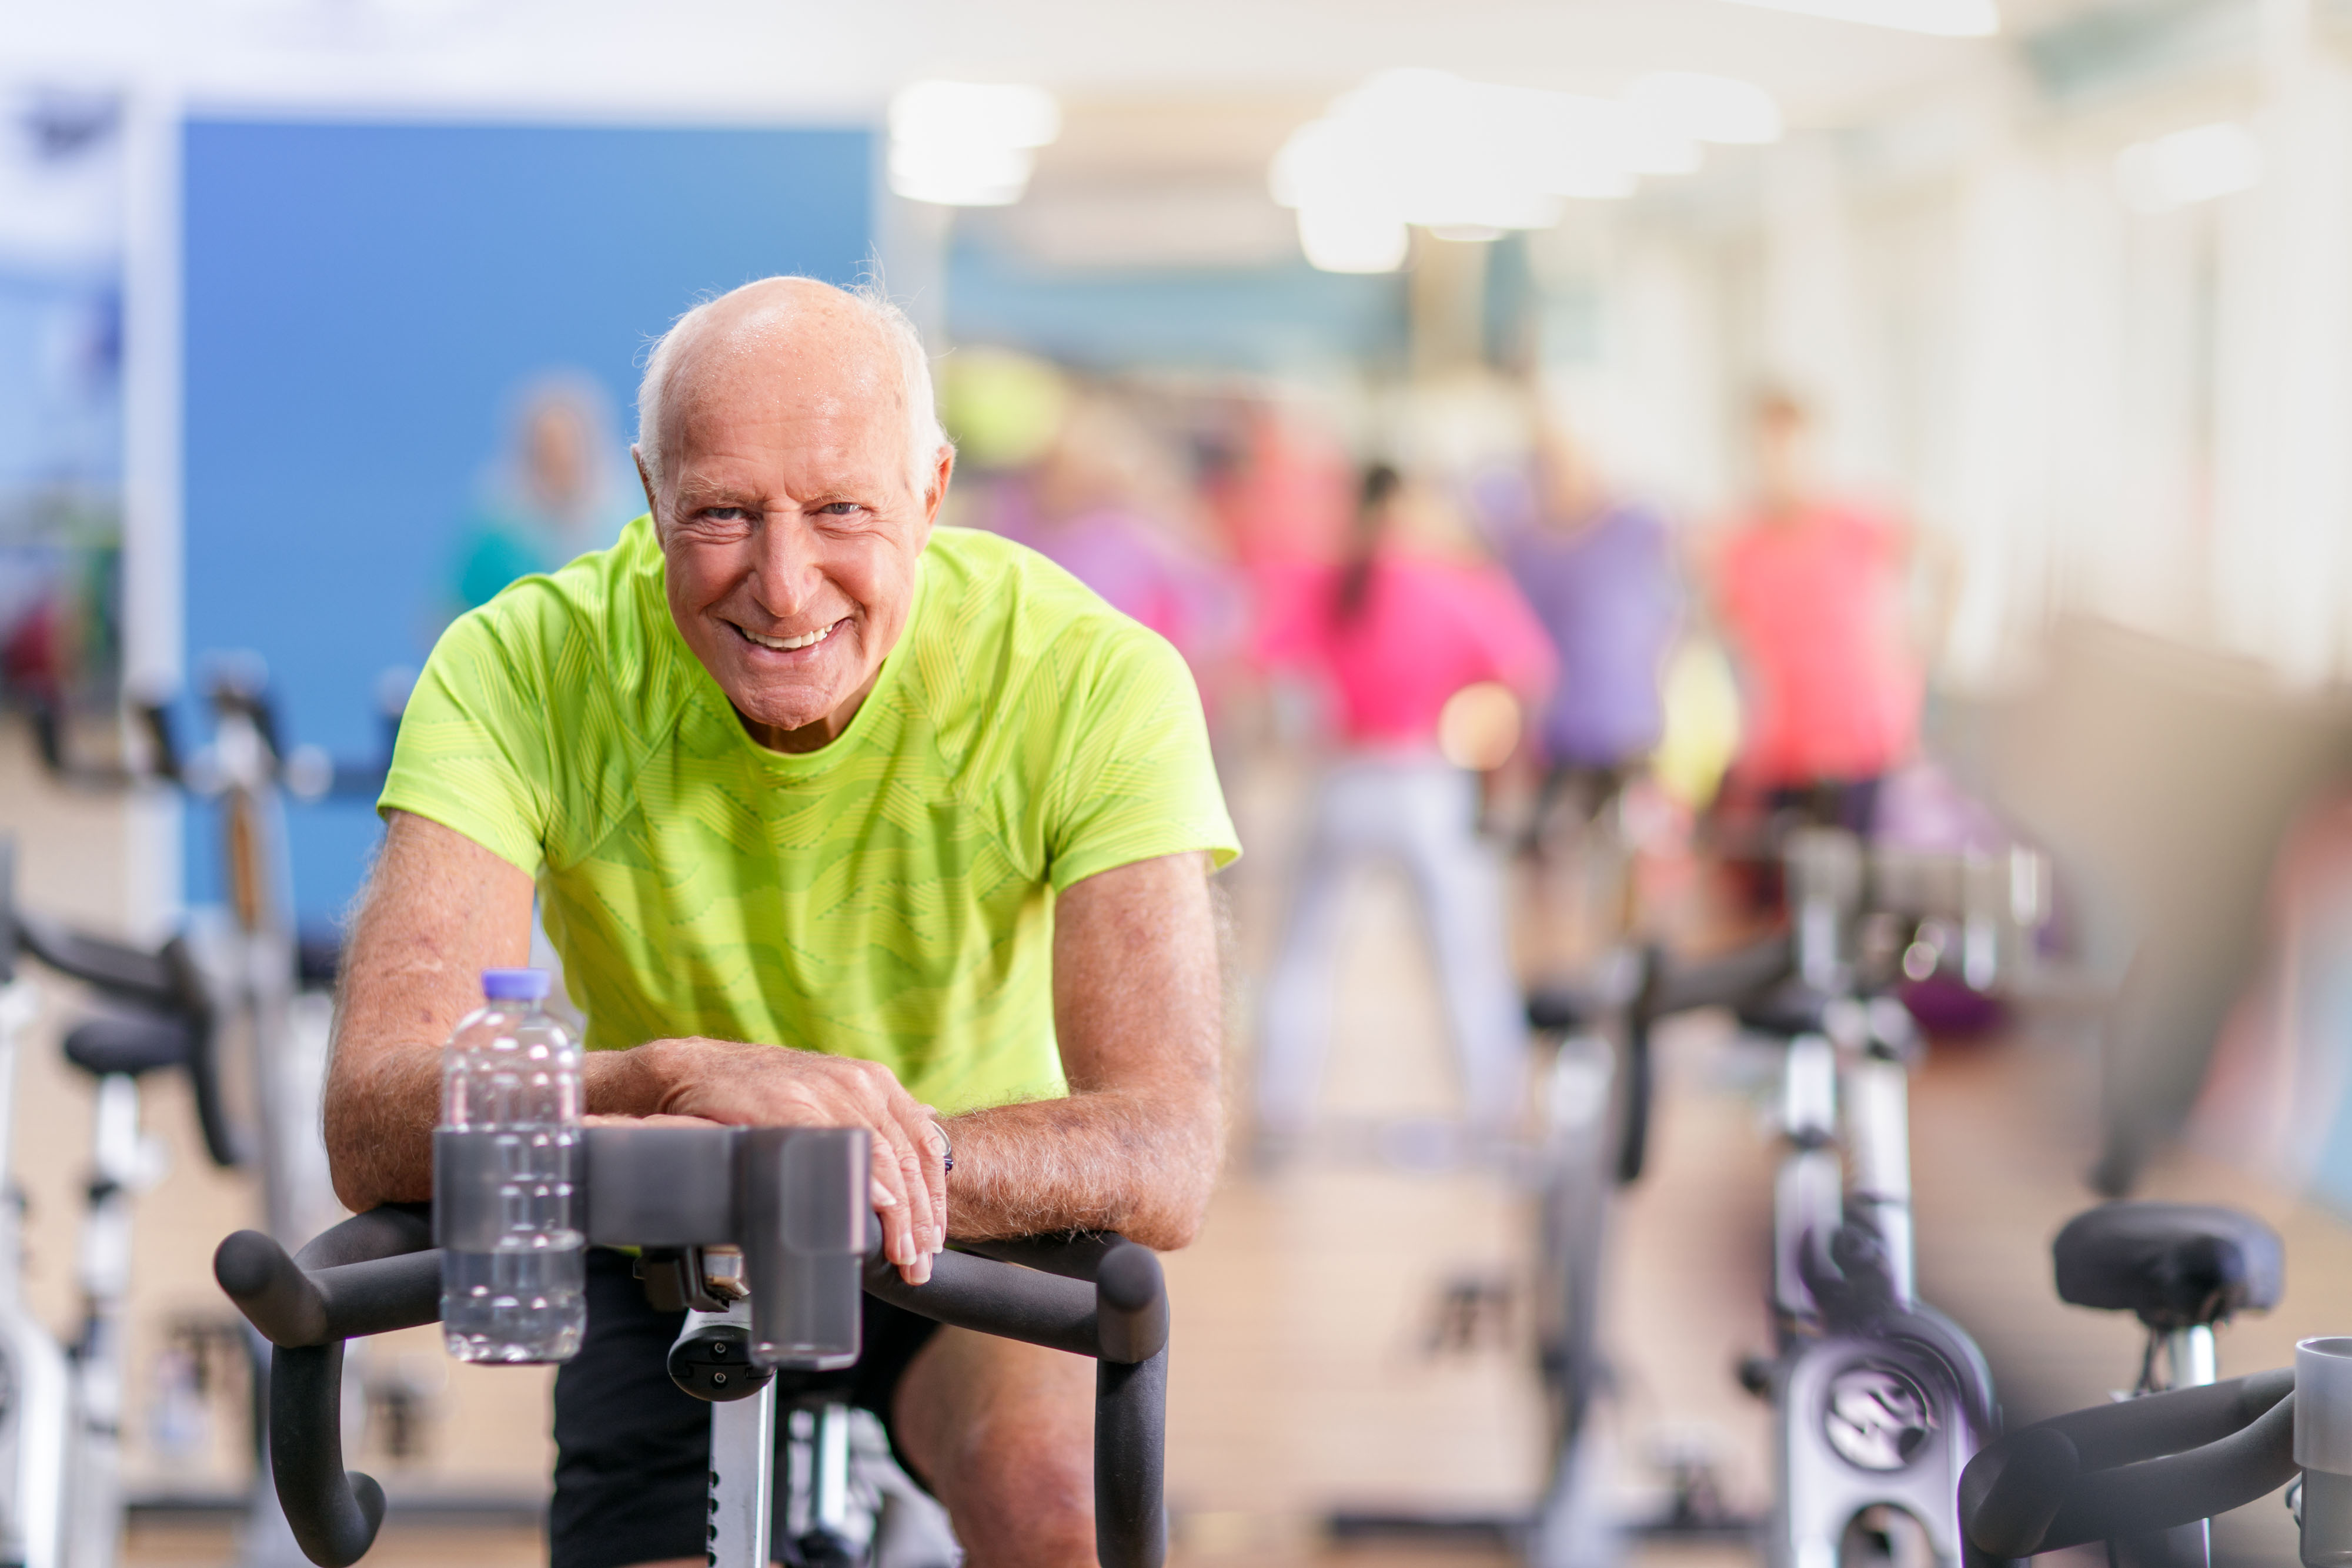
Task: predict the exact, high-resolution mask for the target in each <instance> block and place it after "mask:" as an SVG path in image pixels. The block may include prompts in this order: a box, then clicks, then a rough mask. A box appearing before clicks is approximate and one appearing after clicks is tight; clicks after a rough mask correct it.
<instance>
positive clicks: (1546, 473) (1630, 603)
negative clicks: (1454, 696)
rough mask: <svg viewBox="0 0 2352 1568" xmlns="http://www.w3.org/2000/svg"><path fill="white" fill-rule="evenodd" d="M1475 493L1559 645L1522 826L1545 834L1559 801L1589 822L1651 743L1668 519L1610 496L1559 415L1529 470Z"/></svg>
mask: <svg viewBox="0 0 2352 1568" xmlns="http://www.w3.org/2000/svg"><path fill="white" fill-rule="evenodd" d="M1475 493H1476V500H1477V503H1478V510H1479V512H1480V514H1481V517H1482V520H1483V521H1484V523H1485V525H1486V530H1487V534H1488V537H1489V538H1492V539H1493V540H1494V542H1495V547H1496V551H1497V553H1498V554H1499V555H1500V556H1501V557H1502V559H1503V563H1504V565H1505V566H1506V567H1507V568H1508V570H1509V571H1510V573H1511V576H1512V578H1513V579H1514V580H1516V581H1517V583H1518V585H1519V591H1520V592H1521V593H1523V594H1525V595H1526V596H1527V601H1528V605H1529V607H1530V608H1532V609H1533V610H1534V611H1535V613H1536V618H1537V619H1538V621H1540V622H1543V627H1544V630H1545V631H1546V632H1549V634H1550V636H1551V640H1552V643H1553V646H1554V647H1556V648H1557V649H1558V650H1559V683H1558V685H1555V686H1554V687H1553V688H1552V695H1551V700H1550V702H1549V705H1548V706H1546V707H1545V708H1544V711H1543V713H1542V715H1541V717H1540V719H1539V720H1538V725H1537V731H1536V733H1537V738H1538V741H1539V743H1540V744H1541V746H1542V748H1543V755H1544V758H1545V761H1546V762H1547V764H1548V768H1547V771H1546V774H1545V778H1544V784H1543V789H1542V791H1541V793H1540V795H1539V796H1538V801H1537V806H1536V813H1535V820H1534V821H1533V823H1532V824H1531V825H1530V828H1529V832H1530V836H1531V837H1532V838H1535V839H1537V840H1540V837H1541V835H1542V832H1543V830H1544V826H1545V823H1546V821H1547V820H1548V819H1549V817H1550V816H1551V814H1552V812H1553V810H1555V809H1556V808H1557V807H1558V806H1559V805H1560V804H1561V803H1562V801H1563V800H1566V801H1568V802H1569V803H1570V804H1572V805H1573V807H1574V809H1575V810H1576V814H1577V816H1578V818H1579V820H1580V821H1589V820H1590V819H1591V817H1592V816H1593V815H1594V814H1595V813H1596V812H1598V811H1600V810H1601V809H1602V808H1603V807H1605V806H1606V805H1607V804H1608V803H1609V801H1610V800H1612V799H1613V798H1614V797H1615V796H1616V794H1617V792H1618V790H1619V789H1622V787H1623V785H1624V783H1625V782H1626V780H1627V779H1628V778H1629V777H1630V776H1631V775H1632V774H1633V773H1634V772H1636V771H1638V770H1639V769H1640V768H1642V766H1643V764H1644V762H1645V761H1646V760H1647V759H1648V758H1649V755H1650V753H1651V752H1652V751H1654V749H1656V747H1657V745H1658V740H1659V737H1661V736H1662V735H1663V734H1664V728H1665V714H1664V705H1663V702H1662V700H1661V697H1660V691H1659V687H1660V682H1661V678H1662V676H1663V674H1664V664H1665V660H1666V655H1667V653H1669V652H1670V651H1671V649H1672V647H1673V643H1674V638H1675V629H1676V627H1677V625H1678V624H1679V622H1680V621H1681V618H1682V608H1683V588H1682V581H1681V579H1680V576H1679V574H1678V572H1677V571H1676V569H1675V551H1674V541H1673V539H1672V538H1671V537H1670V535H1669V532H1668V529H1667V527H1666V523H1665V519H1664V517H1661V516H1660V515H1659V514H1658V513H1657V512H1656V511H1654V509H1652V508H1650V507H1645V506H1643V505H1640V504H1638V503H1636V502H1633V501H1628V500H1623V499H1621V498H1618V497H1612V495H1611V494H1610V493H1609V491H1608V490H1607V488H1606V487H1605V486H1603V485H1602V483H1601V476H1600V475H1599V474H1598V473H1597V472H1596V471H1595V469H1594V467H1593V465H1592V464H1591V460H1590V458H1589V457H1588V456H1587V455H1586V454H1585V452H1584V451H1583V450H1582V449H1581V448H1580V446H1579V445H1578V444H1577V443H1576V441H1575V439H1574V438H1573V437H1572V436H1570V434H1568V432H1567V431H1566V430H1564V429H1562V428H1560V427H1559V425H1558V424H1556V423H1547V424H1546V425H1545V426H1544V427H1543V428H1542V429H1541V430H1540V432H1539V433H1538V438H1537V442H1536V448H1535V452H1534V454H1533V458H1532V461H1531V462H1530V463H1529V464H1528V465H1527V466H1526V467H1525V468H1524V469H1520V470H1517V471H1513V472H1508V473H1506V474H1503V475H1500V476H1496V477H1494V478H1492V479H1489V480H1487V481H1486V482H1484V483H1482V484H1481V485H1479V486H1476V492H1475Z"/></svg>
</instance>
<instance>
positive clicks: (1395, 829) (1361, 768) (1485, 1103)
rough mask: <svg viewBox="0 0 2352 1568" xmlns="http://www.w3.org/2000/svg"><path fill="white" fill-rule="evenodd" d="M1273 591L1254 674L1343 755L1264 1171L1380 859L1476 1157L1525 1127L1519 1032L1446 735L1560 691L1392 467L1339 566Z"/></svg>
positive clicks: (1514, 609)
mask: <svg viewBox="0 0 2352 1568" xmlns="http://www.w3.org/2000/svg"><path fill="white" fill-rule="evenodd" d="M1265 581H1266V584H1267V594H1266V601H1265V604H1264V605H1263V606H1262V612H1263V614H1264V616H1265V620H1264V622H1263V628H1262V642H1261V645H1260V651H1261V654H1262V657H1263V658H1264V659H1265V662H1266V663H1268V664H1273V665H1276V666H1286V667H1289V668H1293V669H1297V670H1300V671H1303V672H1305V673H1307V674H1312V675H1314V676H1316V677H1318V679H1319V680H1320V682H1321V683H1322V684H1323V685H1325V686H1326V687H1327V688H1328V692H1329V695H1330V696H1331V699H1332V706H1333V709H1334V713H1333V717H1334V720H1335V727H1336V728H1337V730H1338V738H1339V741H1340V753H1339V757H1338V758H1337V759H1336V760H1335V762H1334V763H1333V765H1332V766H1331V768H1329V770H1328V772H1327V774H1326V775H1325V777H1324V778H1323V779H1322V781H1321V783H1320V785H1319V787H1318V789H1317V792H1316V796H1315V803H1314V808H1313V811H1312V815H1311V820H1310V821H1309V822H1308V824H1307V833H1306V844H1305V853H1304V856H1303V859H1302V862H1301V864H1300V867H1299V872H1298V880H1297V889H1296V893H1295V894H1294V898H1293V903H1292V907H1291V911H1290V917H1289V923H1288V925H1287V926H1286V930H1285V933H1284V936H1283V942H1282V946H1281V950H1280V953H1279V956H1277V958H1276V963H1275V967H1274V971H1273V974H1272V977H1271V978H1270V979H1269V981H1268V983H1267V986H1266V993H1265V1007H1264V1010H1263V1013H1262V1015H1261V1018H1260V1027H1259V1030H1258V1073H1257V1124H1258V1133H1259V1138H1260V1149H1261V1152H1262V1154H1264V1155H1267V1156H1270V1157H1279V1156H1280V1155H1283V1154H1286V1153H1287V1152H1288V1151H1290V1150H1291V1149H1293V1148H1295V1147H1296V1146H1297V1143H1298V1141H1299V1140H1300V1139H1301V1138H1302V1137H1303V1136H1304V1134H1306V1132H1307V1129H1308V1126H1309V1124H1310V1123H1311V1121H1312V1118H1313V1114H1314V1106H1315V1099H1316V1092H1317V1085H1318V1081H1319V1079H1320V1076H1321V1072H1322V1066H1323V1060H1324V1056H1325V1054H1326V1052H1327V1051H1328V1046H1329V1037H1330V1031H1331V1011H1332V988H1333V983H1334V978H1335V973H1336V969H1337V961H1338V957H1339V935H1340V933H1339V916H1340V911H1341V908H1342V905H1343V900H1344V895H1345V894H1346V892H1347V888H1348V883H1349V877H1350V873H1352V872H1353V871H1354V870H1355V869H1356V868H1357V867H1358V865H1359V864H1360V863H1361V862H1366V861H1368V860H1373V859H1389V860H1392V861H1395V862H1401V863H1402V866H1403V868H1404V870H1405V871H1406V873H1407V874H1408V875H1409V876H1410V877H1411V879H1412V887H1413V893H1414V895H1415V902H1416V903H1417V904H1419V906H1420V910H1421V914H1422V917H1423V925H1424V929H1425V931H1426V934H1427V936H1428V940H1429V943H1430V946H1431V949H1432V951H1433V955H1434V956H1435V958H1436V963H1437V970H1438V979H1439V983H1440V986H1441V988H1443V991H1444V1008H1445V1017H1446V1021H1447V1024H1448V1027H1449V1030H1450V1031H1451V1033H1452V1034H1453V1036H1454V1049H1455V1051H1456V1052H1457V1054H1458V1057H1459V1060H1460V1063H1461V1077H1462V1087H1463V1104H1464V1110H1465V1119H1466V1121H1467V1122H1468V1124H1469V1126H1470V1131H1471V1134H1472V1136H1473V1137H1474V1138H1475V1137H1478V1136H1482V1135H1490V1134H1495V1133H1497V1132H1499V1131H1501V1130H1502V1129H1503V1128H1504V1127H1505V1126H1506V1125H1507V1123H1508V1122H1509V1120H1510V1118H1511V1116H1512V1114H1513V1113H1514V1112H1515V1111H1516V1109H1517V1098H1518V1091H1519V1082H1520V1076H1521V1072H1522V1057H1523V1054H1524V1051H1525V1045H1526V1036H1525V1029H1524V1025H1523V1024H1522V1022H1521V1016H1522V1015H1521V1003H1520V998H1519V994H1518V987H1517V981H1516V980H1515V978H1514V977H1513V976H1512V973H1511V968H1510V961H1509V951H1508V943H1507V936H1506V931H1505V922H1504V906H1503V890H1502V885H1501V881H1500V875H1499V866H1498V865H1497V862H1496V856H1495V854H1494V852H1493V850H1492V849H1491V847H1490V846H1489V845H1487V844H1486V842H1485V841H1483V840H1482V839H1481V838H1480V837H1479V835H1478V832H1477V816H1478V777H1477V775H1476V773H1475V772H1474V771H1472V770H1471V769H1470V768H1466V767H1465V766H1463V765H1462V763H1461V762H1460V761H1458V760H1450V759H1449V758H1448V757H1447V756H1446V754H1445V752H1444V750H1443V749H1441V747H1440V729H1441V725H1442V724H1451V723H1452V722H1453V721H1454V715H1455V714H1457V713H1459V712H1461V711H1462V709H1463V705H1462V704H1460V703H1459V702H1458V701H1457V699H1460V698H1463V697H1465V696H1467V695H1476V694H1482V693H1483V694H1493V693H1496V690H1497V688H1499V689H1500V690H1502V691H1507V692H1508V693H1509V694H1511V696H1512V697H1513V698H1515V699H1516V700H1517V704H1518V706H1519V707H1520V708H1521V709H1523V710H1524V709H1528V708H1532V707H1534V706H1537V705H1538V703H1539V702H1540V700H1541V698H1542V696H1543V695H1544V693H1545V691H1546V689H1547V688H1548V687H1549V685H1550V682H1551V678H1552V673H1553V668H1554V664H1555V661H1554V657H1553V653H1552V649H1551V644H1550V643H1549V639H1547V638H1546V636H1545V634H1544V631H1543V628H1542V626H1541V625H1540V624H1539V623H1538V622H1537V620H1536V618H1535V615H1534V613H1533V612H1531V611H1529V609H1528V604H1527V601H1526V600H1525V599H1523V598H1522V597H1521V596H1520V594H1519V591H1518V590H1517V588H1516V587H1514V586H1513V585H1512V582H1511V580H1510V578H1509V577H1508V576H1507V574H1506V573H1505V572H1504V571H1503V570H1501V569H1500V568H1498V567H1497V566H1496V565H1495V564H1494V563H1493V562H1492V561H1491V560H1489V559H1486V557H1485V556H1484V555H1483V554H1482V553H1481V552H1480V550H1479V549H1478V546H1477V544H1476V541H1475V538H1474V537H1473V535H1472V534H1471V532H1470V531H1469V528H1468V527H1467V526H1466V523H1465V519H1464V518H1463V517H1462V516H1461V514H1460V513H1459V512H1458V511H1457V510H1456V509H1455V508H1454V507H1453V505H1452V504H1451V503H1450V502H1449V501H1448V500H1447V499H1446V498H1445V497H1444V496H1443V495H1442V494H1441V493H1439V492H1438V491H1436V490H1435V489H1433V487H1431V486H1426V485H1423V484H1421V483H1417V482H1415V481H1413V480H1411V479H1408V478H1406V477H1404V476H1402V475H1400V474H1399V473H1398V472H1397V471H1396V470H1395V469H1393V468H1391V467H1388V466H1386V465H1379V466H1375V467H1372V468H1370V469H1369V470H1367V471H1366V473H1365V475H1364V477H1363V482H1362V489H1361V499H1360V507H1359V508H1358V512H1357V517H1356V522H1355V525H1354V528H1353V532H1352V535H1351V538H1349V544H1348V552H1347V555H1346V557H1345V559H1342V560H1341V561H1340V562H1339V563H1338V564H1337V565H1336V566H1333V565H1322V566H1300V567H1297V568H1295V569H1292V570H1287V571H1286V572H1282V573H1277V574H1274V575H1270V576H1269V577H1267V578H1266V579H1265ZM1471 706H1473V707H1475V706H1478V705H1476V704H1473V705H1471ZM1507 747H1508V737H1507V736H1506V737H1504V740H1503V748H1504V749H1506V750H1507ZM1499 760H1500V758H1499V757H1496V758H1490V760H1489V763H1488V765H1490V766H1491V765H1492V763H1493V762H1495V761H1499Z"/></svg>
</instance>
